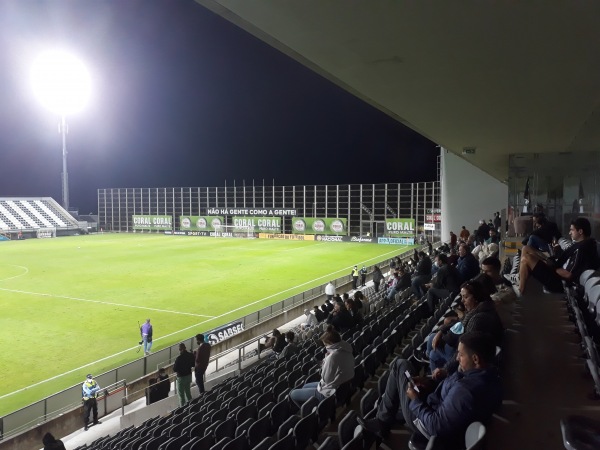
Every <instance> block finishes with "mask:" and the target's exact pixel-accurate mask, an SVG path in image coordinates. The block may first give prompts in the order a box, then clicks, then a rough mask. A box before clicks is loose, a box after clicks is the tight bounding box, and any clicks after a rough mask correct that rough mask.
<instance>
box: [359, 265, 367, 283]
mask: <svg viewBox="0 0 600 450" xmlns="http://www.w3.org/2000/svg"><path fill="white" fill-rule="evenodd" d="M366 285H367V268H366V267H365V266H362V268H361V269H360V286H361V287H365V286H366Z"/></svg>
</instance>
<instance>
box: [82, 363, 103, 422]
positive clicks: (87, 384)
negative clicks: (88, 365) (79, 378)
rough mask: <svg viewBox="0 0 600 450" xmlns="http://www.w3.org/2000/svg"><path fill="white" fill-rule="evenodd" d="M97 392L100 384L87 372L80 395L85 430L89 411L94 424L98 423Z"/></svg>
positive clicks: (88, 420)
mask: <svg viewBox="0 0 600 450" xmlns="http://www.w3.org/2000/svg"><path fill="white" fill-rule="evenodd" d="M98 392H100V385H99V384H98V383H97V382H96V380H94V377H93V375H92V374H91V373H88V375H87V377H86V378H85V381H84V382H83V385H82V386H81V397H82V399H83V425H84V429H85V431H87V429H88V424H89V423H90V412H92V417H93V418H94V422H93V423H94V425H98V424H99V423H100V421H99V420H98V401H97V400H96V398H97V397H98Z"/></svg>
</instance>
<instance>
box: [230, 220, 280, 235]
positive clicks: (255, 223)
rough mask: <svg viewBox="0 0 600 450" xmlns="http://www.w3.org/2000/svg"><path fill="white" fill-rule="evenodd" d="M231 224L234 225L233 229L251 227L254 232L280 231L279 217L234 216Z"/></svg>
mask: <svg viewBox="0 0 600 450" xmlns="http://www.w3.org/2000/svg"><path fill="white" fill-rule="evenodd" d="M231 225H233V226H234V227H235V228H234V230H233V231H246V230H247V228H248V227H253V229H254V230H253V231H254V232H255V233H281V217H256V216H252V217H240V216H234V217H233V218H232V219H231ZM238 227H240V228H238Z"/></svg>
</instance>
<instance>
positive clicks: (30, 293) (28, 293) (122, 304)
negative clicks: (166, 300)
mask: <svg viewBox="0 0 600 450" xmlns="http://www.w3.org/2000/svg"><path fill="white" fill-rule="evenodd" d="M0 291H6V292H12V293H15V294H25V295H37V296H39V297H50V298H61V299H65V300H74V301H78V302H87V303H97V304H100V305H110V306H120V307H123V308H133V309H143V310H146V311H154V312H162V313H169V314H179V315H184V316H194V317H206V318H209V319H212V318H213V317H214V316H208V315H206V314H194V313H189V312H182V311H173V310H170V309H160V308H150V307H149V306H136V305H126V304H124V303H114V302H105V301H102V300H90V299H88V298H80V297H69V296H67V295H55V294H44V293H42V292H29V291H21V290H18V289H7V288H0Z"/></svg>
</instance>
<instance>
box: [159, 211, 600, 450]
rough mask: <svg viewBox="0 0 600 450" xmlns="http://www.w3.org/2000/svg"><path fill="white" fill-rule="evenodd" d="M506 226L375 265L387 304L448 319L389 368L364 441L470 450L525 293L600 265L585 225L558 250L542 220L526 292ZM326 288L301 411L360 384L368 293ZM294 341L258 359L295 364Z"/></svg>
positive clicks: (493, 398)
mask: <svg viewBox="0 0 600 450" xmlns="http://www.w3.org/2000/svg"><path fill="white" fill-rule="evenodd" d="M499 220H500V219H499V214H498V213H496V216H495V218H494V220H493V221H489V223H488V222H486V221H484V220H482V221H480V224H479V227H478V228H477V230H476V231H475V232H474V233H473V234H471V233H469V231H468V230H466V228H465V227H462V230H461V232H460V236H457V235H455V234H454V233H451V239H450V243H449V245H447V244H444V245H443V246H442V247H440V248H438V249H437V250H435V251H433V249H432V248H431V247H430V251H429V252H424V251H415V252H414V254H413V256H412V258H411V259H410V260H408V261H402V260H401V259H400V258H394V259H393V260H392V261H391V263H390V271H389V275H388V277H387V278H386V276H385V275H384V274H383V273H382V271H381V270H380V269H379V267H375V268H374V270H373V272H372V278H373V289H374V291H375V293H377V295H378V297H380V298H381V299H382V302H384V303H385V304H386V305H388V306H389V307H391V308H393V307H394V306H395V305H398V303H399V301H402V302H406V303H408V304H413V303H414V304H415V305H416V304H417V303H418V304H419V305H421V306H424V307H426V310H427V312H428V313H429V314H430V315H433V314H434V312H437V311H442V312H443V313H441V314H440V315H439V316H438V315H436V316H435V317H436V318H438V317H439V318H440V321H439V323H438V324H437V325H436V326H435V327H434V328H433V330H432V331H431V333H430V334H429V335H428V336H425V335H423V337H424V338H425V339H424V341H423V344H422V346H421V348H423V352H422V353H420V352H419V351H418V350H417V349H413V350H414V352H412V350H411V352H412V353H411V354H408V355H407V354H404V352H402V357H397V358H395V359H394V360H393V362H392V363H391V364H390V366H389V377H388V379H387V383H386V384H385V389H384V391H383V393H382V396H381V397H380V398H379V400H378V403H377V406H376V413H375V416H374V417H372V418H370V419H369V418H362V417H359V418H358V419H357V420H358V422H359V423H360V425H361V426H362V429H363V432H364V433H365V435H366V436H376V437H377V438H378V439H387V438H388V437H389V434H390V430H391V428H392V427H393V426H394V424H395V423H398V422H399V423H403V424H404V425H405V426H406V427H407V428H408V429H410V430H411V431H412V432H413V438H412V439H411V441H412V440H413V439H416V441H418V440H419V439H421V440H423V441H426V440H428V439H430V438H431V437H433V436H436V437H437V438H441V439H442V440H443V442H444V445H445V447H444V448H447V449H461V448H464V446H465V442H464V439H465V432H466V429H467V427H468V426H469V425H470V424H471V423H472V422H475V421H479V422H482V423H484V424H485V423H487V422H489V421H490V419H491V417H492V415H493V414H494V412H496V411H497V410H498V408H499V407H500V405H501V403H502V395H503V394H502V383H501V378H500V374H499V372H498V369H497V367H496V363H497V352H498V351H499V350H501V348H502V343H503V336H504V331H505V330H506V329H507V328H508V327H510V326H511V325H512V323H513V314H514V306H515V303H516V302H517V301H518V300H517V297H518V295H519V294H522V293H523V292H524V291H525V287H526V285H527V282H528V280H529V278H530V277H534V278H536V279H538V280H539V281H540V282H541V283H542V284H543V285H544V287H545V288H546V289H547V290H548V291H551V292H558V291H561V290H562V288H563V282H571V281H575V280H578V277H579V275H580V274H581V273H582V272H583V271H584V270H586V269H597V268H598V267H599V266H600V259H599V257H598V252H597V247H596V241H595V240H594V239H593V238H592V237H591V227H590V223H589V221H588V220H587V219H585V218H577V219H574V220H573V221H572V222H571V226H570V230H569V235H570V237H571V239H572V241H573V243H572V245H571V246H570V247H568V248H566V249H564V250H562V249H561V248H560V247H558V246H556V245H555V244H556V241H557V240H558V238H559V237H560V233H559V232H558V229H557V228H556V227H555V225H551V224H549V222H548V221H547V220H546V219H545V218H543V217H541V216H536V217H535V219H534V221H535V222H534V223H535V226H534V232H533V233H532V234H531V235H530V236H528V237H527V238H526V242H525V246H524V247H523V250H522V253H521V264H520V268H519V271H520V272H519V273H520V278H519V280H518V289H517V288H514V286H513V284H512V283H511V282H510V281H509V280H508V279H506V278H505V277H504V276H502V274H501V271H502V264H501V261H500V260H499V258H498V253H497V251H498V244H499V242H498V233H497V231H498V229H499V226H500V224H499ZM494 246H495V247H494ZM361 284H362V281H361ZM369 289H370V288H369ZM325 292H326V295H327V300H326V301H325V302H324V303H323V305H321V306H314V308H313V310H312V311H311V310H309V309H306V310H305V311H304V315H305V320H304V322H303V323H302V325H301V326H300V330H301V331H302V333H304V332H305V331H310V330H314V329H317V328H320V329H323V327H324V326H325V327H326V328H325V329H326V331H325V332H324V333H323V334H322V335H321V336H319V341H320V342H321V344H322V345H323V347H324V352H325V353H324V357H323V359H322V360H321V361H320V374H319V377H318V381H316V380H315V379H314V378H313V379H312V380H311V381H308V380H307V382H305V383H303V384H299V385H298V386H296V387H295V388H292V389H291V390H290V392H289V394H288V400H289V401H290V402H292V403H293V404H294V405H296V406H297V407H298V408H300V407H301V406H302V405H303V404H304V403H305V402H306V401H308V400H309V399H313V398H314V399H316V400H317V401H321V400H323V399H326V398H327V397H330V396H332V395H335V394H336V390H338V389H339V388H340V387H341V386H343V385H346V384H348V383H350V382H352V381H353V380H354V378H355V367H357V366H356V364H357V362H356V360H355V357H357V356H358V354H359V353H360V351H358V352H357V351H356V349H355V348H353V345H352V344H351V343H350V342H347V340H350V338H348V337H346V336H352V333H353V332H356V331H357V330H360V329H361V327H362V325H363V323H365V322H366V323H368V320H369V319H370V318H371V319H372V316H371V317H369V316H370V315H371V314H372V313H373V312H372V310H371V309H372V308H371V303H370V302H369V299H368V298H367V297H366V296H365V295H364V293H363V291H361V290H355V291H353V292H352V296H350V294H349V293H344V294H343V295H341V296H340V295H339V294H336V293H335V288H334V287H333V284H332V283H329V284H328V285H327V288H326V291H325ZM455 297H456V300H455V301H454V303H452V308H449V309H448V310H446V306H445V305H448V304H450V303H449V302H448V303H446V300H447V299H448V298H455ZM399 299H401V300H399ZM391 308H390V309H391ZM374 314H377V313H374ZM428 330H429V329H428ZM265 337H266V336H265ZM296 337H297V336H296V334H295V333H294V332H293V331H287V332H286V333H281V332H280V331H279V330H277V329H275V330H273V332H272V336H270V337H266V341H265V342H264V343H262V342H261V343H259V353H260V352H262V351H264V350H266V349H270V350H272V354H273V356H272V357H271V358H273V359H277V360H281V361H285V360H289V359H290V358H292V357H293V356H294V355H298V353H299V352H300V348H299V346H298V345H297V343H296V341H297V339H296ZM346 339H347V340H346ZM350 341H351V342H352V340H350ZM296 357H298V356H296ZM164 380H165V374H164V373H163V374H159V376H158V379H156V380H153V381H154V382H155V383H153V390H152V391H151V394H150V395H151V397H152V398H153V401H154V400H157V399H159V398H162V397H163V396H164V395H168V385H169V384H168V381H166V382H165V381H164ZM166 380H168V378H166ZM292 386H293V385H292ZM290 387H291V386H290ZM292 403H290V404H292ZM423 448H424V447H423Z"/></svg>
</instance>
